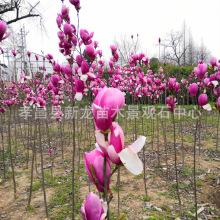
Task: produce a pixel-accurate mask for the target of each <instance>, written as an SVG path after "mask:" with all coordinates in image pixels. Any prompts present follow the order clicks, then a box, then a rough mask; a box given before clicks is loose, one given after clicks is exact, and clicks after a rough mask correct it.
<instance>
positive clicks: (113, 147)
mask: <svg viewBox="0 0 220 220" xmlns="http://www.w3.org/2000/svg"><path fill="white" fill-rule="evenodd" d="M95 135H96V141H97V143H98V144H99V145H98V146H97V148H98V147H99V148H100V149H101V150H102V152H103V153H104V154H105V155H107V156H108V157H109V159H110V160H111V161H112V162H113V163H114V164H119V163H121V160H120V158H119V156H118V153H119V152H121V151H122V150H123V149H124V148H125V140H124V132H123V130H122V128H121V127H120V126H119V124H118V123H116V122H113V123H112V127H111V129H110V132H109V133H108V134H106V135H104V134H103V133H102V131H101V130H96V131H95Z"/></svg>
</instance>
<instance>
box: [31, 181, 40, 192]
mask: <svg viewBox="0 0 220 220" xmlns="http://www.w3.org/2000/svg"><path fill="white" fill-rule="evenodd" d="M40 187H41V183H40V181H38V182H35V183H33V185H32V190H33V191H37V190H38V189H40Z"/></svg>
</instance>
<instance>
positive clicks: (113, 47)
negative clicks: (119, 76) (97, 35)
mask: <svg viewBox="0 0 220 220" xmlns="http://www.w3.org/2000/svg"><path fill="white" fill-rule="evenodd" d="M110 48H111V50H112V53H115V52H116V50H117V46H116V45H111V46H110Z"/></svg>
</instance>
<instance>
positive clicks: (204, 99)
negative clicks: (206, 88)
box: [198, 94, 212, 111]
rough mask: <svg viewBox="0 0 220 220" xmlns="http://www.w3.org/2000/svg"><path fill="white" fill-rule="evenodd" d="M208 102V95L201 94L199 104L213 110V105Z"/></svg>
mask: <svg viewBox="0 0 220 220" xmlns="http://www.w3.org/2000/svg"><path fill="white" fill-rule="evenodd" d="M207 102H208V96H207V95H206V94H201V95H200V96H199V97H198V104H199V106H200V107H201V108H203V109H205V110H207V111H211V110H212V107H211V105H209V104H207Z"/></svg>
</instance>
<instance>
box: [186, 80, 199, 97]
mask: <svg viewBox="0 0 220 220" xmlns="http://www.w3.org/2000/svg"><path fill="white" fill-rule="evenodd" d="M188 90H189V93H190V96H191V97H195V96H196V94H197V92H198V85H197V84H196V83H192V84H191V85H190V86H189V88H188Z"/></svg>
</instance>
